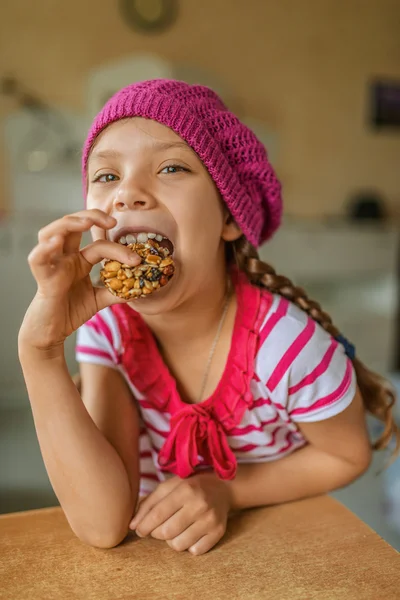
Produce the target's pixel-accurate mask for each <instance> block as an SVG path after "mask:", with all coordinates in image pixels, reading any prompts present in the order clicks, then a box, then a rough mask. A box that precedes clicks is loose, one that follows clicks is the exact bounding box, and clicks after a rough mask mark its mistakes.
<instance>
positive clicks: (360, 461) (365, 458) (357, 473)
mask: <svg viewBox="0 0 400 600" xmlns="http://www.w3.org/2000/svg"><path fill="white" fill-rule="evenodd" d="M371 462H372V449H371V448H370V447H368V448H365V450H364V451H363V452H362V453H361V454H360V456H358V457H357V459H355V460H354V461H353V462H352V466H353V469H352V472H353V477H352V481H354V480H355V479H358V478H359V477H361V475H364V473H366V472H367V471H368V469H369V467H370V466H371Z"/></svg>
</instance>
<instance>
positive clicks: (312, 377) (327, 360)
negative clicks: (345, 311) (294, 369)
mask: <svg viewBox="0 0 400 600" xmlns="http://www.w3.org/2000/svg"><path fill="white" fill-rule="evenodd" d="M338 345H339V344H338V342H337V341H336V340H334V339H332V341H331V345H330V346H329V348H328V350H327V351H326V352H325V355H324V357H323V358H322V360H321V362H320V363H319V365H317V366H316V367H315V369H314V370H313V371H311V373H309V374H308V375H307V376H306V377H304V379H302V380H301V381H299V383H296V385H293V386H292V387H290V388H289V395H290V394H295V393H296V392H298V391H299V390H301V388H303V387H306V386H307V385H311V384H313V383H314V382H315V381H316V380H317V379H318V377H320V376H321V375H323V373H325V371H326V370H327V368H328V367H329V365H330V364H331V361H332V357H333V355H334V353H335V350H336V348H337V347H338Z"/></svg>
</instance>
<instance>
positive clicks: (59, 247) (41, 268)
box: [28, 236, 64, 280]
mask: <svg viewBox="0 0 400 600" xmlns="http://www.w3.org/2000/svg"><path fill="white" fill-rule="evenodd" d="M63 242H64V240H63V237H62V236H54V237H52V238H50V239H49V240H48V241H47V242H43V243H41V244H38V245H37V246H35V248H33V250H32V251H31V252H30V253H29V256H28V263H29V266H30V268H31V271H32V273H33V276H34V277H35V279H36V280H38V279H41V278H43V277H46V276H49V275H50V274H51V273H53V272H54V267H55V265H56V263H57V261H58V260H59V259H60V258H61V257H62V254H63Z"/></svg>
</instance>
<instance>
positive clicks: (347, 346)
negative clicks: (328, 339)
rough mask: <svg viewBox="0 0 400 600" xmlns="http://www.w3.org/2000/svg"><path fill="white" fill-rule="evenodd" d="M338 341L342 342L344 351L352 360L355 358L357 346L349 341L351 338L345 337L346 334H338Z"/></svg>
mask: <svg viewBox="0 0 400 600" xmlns="http://www.w3.org/2000/svg"><path fill="white" fill-rule="evenodd" d="M336 341H337V342H339V344H342V346H343V347H344V351H345V353H346V354H347V356H348V357H349V358H350V360H354V359H355V357H356V347H355V346H354V345H353V344H352V343H351V342H349V340H348V339H347V338H345V337H344V335H338V336H337V337H336Z"/></svg>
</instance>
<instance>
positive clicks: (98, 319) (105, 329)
mask: <svg viewBox="0 0 400 600" xmlns="http://www.w3.org/2000/svg"><path fill="white" fill-rule="evenodd" d="M92 322H94V323H95V325H96V327H98V328H99V329H100V331H101V332H102V333H103V334H104V337H105V338H106V340H107V341H108V342H109V344H110V346H111V348H113V349H114V340H113V336H112V333H111V329H110V327H109V326H108V325H107V323H106V322H105V321H104V319H103V317H102V316H101V314H100V313H97V314H95V315H94V317H93V318H92ZM114 352H115V349H114Z"/></svg>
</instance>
